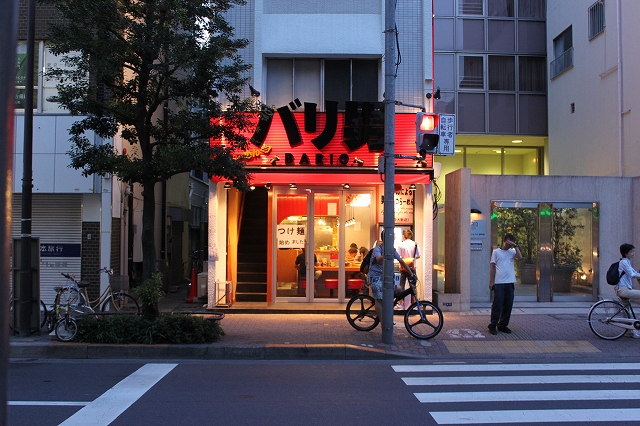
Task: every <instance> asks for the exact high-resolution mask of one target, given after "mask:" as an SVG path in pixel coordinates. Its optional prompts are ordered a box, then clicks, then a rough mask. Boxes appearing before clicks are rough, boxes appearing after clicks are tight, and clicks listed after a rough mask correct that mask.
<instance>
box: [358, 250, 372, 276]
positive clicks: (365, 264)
mask: <svg viewBox="0 0 640 426" xmlns="http://www.w3.org/2000/svg"><path fill="white" fill-rule="evenodd" d="M371 253H373V249H371V250H369V251H368V252H367V255H366V256H365V257H364V259H362V263H361V264H360V272H362V273H363V274H368V273H369V265H370V263H371Z"/></svg>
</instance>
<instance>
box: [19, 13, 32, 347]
mask: <svg viewBox="0 0 640 426" xmlns="http://www.w3.org/2000/svg"><path fill="white" fill-rule="evenodd" d="M35 24H36V1H35V0H29V8H28V12H27V57H26V58H25V63H26V65H25V73H26V74H25V77H26V78H25V90H24V93H25V100H24V150H23V152H24V154H23V157H22V158H23V161H22V164H23V169H22V221H21V227H20V309H19V311H18V312H20V317H19V318H18V330H19V332H20V336H21V337H28V336H29V335H30V334H31V307H32V301H31V296H32V292H33V291H32V289H31V287H32V286H33V279H32V278H33V275H32V270H31V195H32V182H33V167H32V164H33V160H32V157H33V68H34V62H35V61H34V60H35V55H34V53H35V52H34V44H35V27H36V25H35Z"/></svg>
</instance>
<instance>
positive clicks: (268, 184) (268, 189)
mask: <svg viewBox="0 0 640 426" xmlns="http://www.w3.org/2000/svg"><path fill="white" fill-rule="evenodd" d="M264 189H266V190H267V191H271V184H270V183H268V182H267V183H265V184H264Z"/></svg>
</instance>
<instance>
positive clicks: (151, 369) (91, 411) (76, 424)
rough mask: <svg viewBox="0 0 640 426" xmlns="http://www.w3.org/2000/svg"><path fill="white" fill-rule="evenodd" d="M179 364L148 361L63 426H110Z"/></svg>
mask: <svg viewBox="0 0 640 426" xmlns="http://www.w3.org/2000/svg"><path fill="white" fill-rule="evenodd" d="M176 365H178V364H145V365H143V366H142V367H140V368H139V369H138V370H137V371H136V372H134V373H132V374H131V375H129V376H128V377H126V378H124V379H123V380H122V381H121V382H120V383H118V384H116V385H115V386H114V387H112V388H111V389H109V390H108V391H106V392H105V393H103V394H102V395H100V396H99V397H98V398H96V400H94V401H93V402H91V403H89V404H88V405H86V406H85V407H84V408H82V409H80V411H78V412H77V413H75V414H74V415H73V416H71V417H69V418H68V419H67V420H65V421H64V422H62V423H60V425H61V426H63V425H64V426H106V425H108V424H110V423H111V422H112V421H114V420H115V419H116V418H117V417H118V416H119V415H120V414H122V413H123V412H124V411H125V410H126V409H127V408H129V407H130V406H131V405H132V404H133V403H134V402H136V401H137V400H138V399H139V398H140V397H142V395H144V394H145V393H146V392H147V391H148V390H149V389H151V388H152V387H153V386H154V385H155V384H156V383H158V382H159V381H160V380H161V379H162V378H163V377H164V376H166V375H167V374H168V373H169V372H170V371H171V370H173V369H174V368H175V367H176Z"/></svg>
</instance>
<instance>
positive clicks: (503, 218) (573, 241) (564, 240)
mask: <svg viewBox="0 0 640 426" xmlns="http://www.w3.org/2000/svg"><path fill="white" fill-rule="evenodd" d="M491 223H492V226H491V230H492V241H493V244H492V249H494V248H496V247H499V246H500V245H501V242H502V237H503V236H504V234H506V233H510V234H512V235H514V236H515V238H516V241H517V242H518V245H519V246H520V251H521V252H522V255H523V259H522V260H520V261H516V279H517V281H516V283H515V296H516V299H517V300H521V301H527V300H532V301H536V300H537V301H539V302H550V301H553V300H564V301H582V300H584V301H592V300H597V297H598V294H597V286H594V285H593V280H594V277H597V270H598V268H599V265H598V256H597V253H598V245H599V240H598V229H599V207H598V203H531V202H517V201H494V202H493V203H492V215H491Z"/></svg>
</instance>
